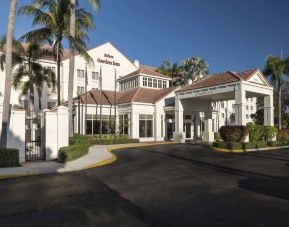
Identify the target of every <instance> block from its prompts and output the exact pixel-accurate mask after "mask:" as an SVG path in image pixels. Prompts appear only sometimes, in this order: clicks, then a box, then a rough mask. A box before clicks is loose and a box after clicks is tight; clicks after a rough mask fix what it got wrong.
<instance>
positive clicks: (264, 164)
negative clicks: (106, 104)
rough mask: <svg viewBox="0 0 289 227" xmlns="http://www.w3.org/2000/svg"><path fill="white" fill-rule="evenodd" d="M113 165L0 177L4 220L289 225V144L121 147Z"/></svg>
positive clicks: (0, 223) (49, 223) (28, 223)
mask: <svg viewBox="0 0 289 227" xmlns="http://www.w3.org/2000/svg"><path fill="white" fill-rule="evenodd" d="M115 154H116V155H117V157H118V160H117V161H116V162H114V163H112V164H111V165H107V166H104V167H100V168H95V169H90V170H86V171H81V172H75V173H65V174H60V175H59V174H51V175H45V176H32V177H26V178H19V179H8V180H3V181H1V182H0V194H1V202H0V226H33V225H35V226H36V225H37V226H39V225H44V226H45V225H47V226H52V225H53V226H56V225H57V226H64V225H66V226H67V225H69V226H80V225H81V226H288V225H289V209H288V207H289V202H288V199H289V190H288V188H289V164H288V163H289V150H280V151H266V152H250V153H244V154H230V153H218V152H215V151H213V150H211V149H210V148H208V147H204V146H198V145H185V144H178V145H159V146H153V147H140V148H129V149H121V150H117V151H116V152H115Z"/></svg>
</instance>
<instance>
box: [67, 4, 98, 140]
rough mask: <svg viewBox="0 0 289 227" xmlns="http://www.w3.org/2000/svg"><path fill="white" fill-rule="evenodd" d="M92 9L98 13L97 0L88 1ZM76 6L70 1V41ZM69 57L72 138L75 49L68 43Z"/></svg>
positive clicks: (70, 129) (71, 131)
mask: <svg viewBox="0 0 289 227" xmlns="http://www.w3.org/2000/svg"><path fill="white" fill-rule="evenodd" d="M88 2H89V3H90V5H91V6H92V9H93V10H94V11H96V12H97V11H98V10H99V8H100V1H99V0H88ZM77 5H78V1H77V0H70V21H69V34H70V37H71V38H72V39H75V27H76V20H75V18H76V14H75V9H76V7H77ZM69 47H70V57H69V80H68V109H69V136H70V137H72V136H73V126H72V124H73V120H72V118H73V116H72V105H73V87H74V84H73V82H74V65H75V60H74V55H75V47H74V45H73V42H70V45H69Z"/></svg>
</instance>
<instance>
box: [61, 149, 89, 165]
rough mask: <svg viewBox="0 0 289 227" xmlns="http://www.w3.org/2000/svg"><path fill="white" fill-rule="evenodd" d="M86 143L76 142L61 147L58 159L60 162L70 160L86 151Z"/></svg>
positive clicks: (84, 153)
mask: <svg viewBox="0 0 289 227" xmlns="http://www.w3.org/2000/svg"><path fill="white" fill-rule="evenodd" d="M88 150H89V145H88V144H77V145H72V146H68V147H61V148H60V149H59V151H58V161H59V162H61V163H64V162H70V161H73V160H75V159H78V158H80V157H82V156H84V155H86V154H87V153H88Z"/></svg>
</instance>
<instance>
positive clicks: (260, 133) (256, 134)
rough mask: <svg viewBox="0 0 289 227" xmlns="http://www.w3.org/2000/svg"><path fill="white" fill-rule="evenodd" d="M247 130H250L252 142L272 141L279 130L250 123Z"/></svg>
mask: <svg viewBox="0 0 289 227" xmlns="http://www.w3.org/2000/svg"><path fill="white" fill-rule="evenodd" d="M247 128H248V130H249V140H250V141H259V140H265V141H272V139H273V138H274V137H275V136H276V135H277V129H276V128H275V127H274V126H268V125H258V124H254V123H252V122H250V123H248V124H247Z"/></svg>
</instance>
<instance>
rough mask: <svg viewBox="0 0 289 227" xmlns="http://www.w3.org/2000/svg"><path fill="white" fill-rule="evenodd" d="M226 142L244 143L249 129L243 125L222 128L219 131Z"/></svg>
mask: <svg viewBox="0 0 289 227" xmlns="http://www.w3.org/2000/svg"><path fill="white" fill-rule="evenodd" d="M219 132H220V135H221V137H222V139H223V140H224V141H225V142H237V143H240V142H243V141H244V140H245V138H246V136H247V135H248V129H247V127H246V126H243V125H235V126H222V127H221V128H220V130H219Z"/></svg>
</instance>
